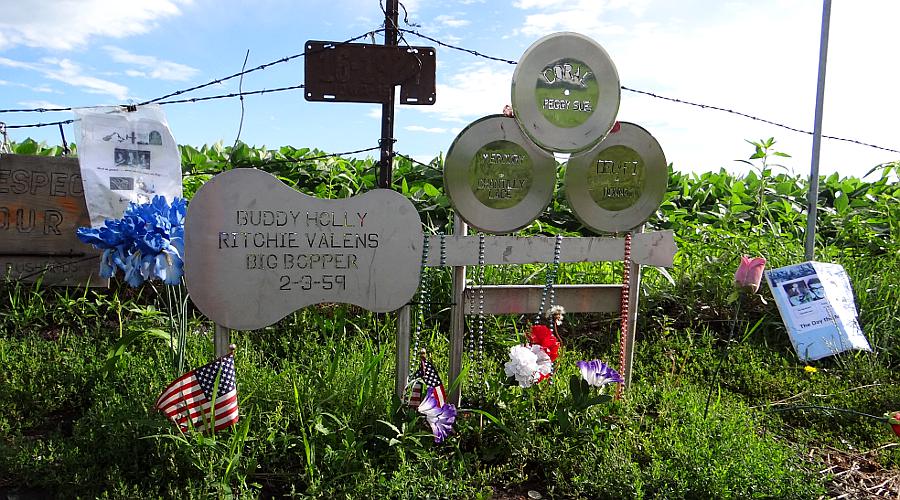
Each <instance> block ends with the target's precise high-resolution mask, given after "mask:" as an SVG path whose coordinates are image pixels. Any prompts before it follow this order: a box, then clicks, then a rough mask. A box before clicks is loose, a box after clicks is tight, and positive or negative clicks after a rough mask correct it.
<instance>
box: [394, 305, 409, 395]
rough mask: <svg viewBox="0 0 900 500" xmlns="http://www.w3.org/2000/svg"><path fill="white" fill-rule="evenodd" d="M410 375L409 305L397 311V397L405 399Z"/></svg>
mask: <svg viewBox="0 0 900 500" xmlns="http://www.w3.org/2000/svg"><path fill="white" fill-rule="evenodd" d="M408 374H409V305H405V306H403V307H401V308H400V309H399V310H398V311H397V383H396V386H395V387H396V391H397V397H399V398H403V393H404V391H406V377H407V376H408Z"/></svg>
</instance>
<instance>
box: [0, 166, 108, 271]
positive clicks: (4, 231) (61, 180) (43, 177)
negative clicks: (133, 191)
mask: <svg viewBox="0 0 900 500" xmlns="http://www.w3.org/2000/svg"><path fill="white" fill-rule="evenodd" d="M81 226H90V217H89V216H88V213H87V207H86V206H85V202H84V190H83V189H82V184H81V173H80V170H79V167H78V159H77V158H64V157H50V156H23V155H0V272H2V273H3V279H12V280H21V281H23V282H27V283H32V282H35V281H38V280H41V282H42V283H43V284H45V285H85V284H88V285H95V286H106V284H107V281H106V280H105V279H102V278H100V276H99V274H98V271H99V266H100V258H99V256H100V252H99V251H98V250H96V249H94V248H93V247H91V246H90V245H86V244H84V243H82V242H81V241H79V240H78V238H77V237H76V236H75V231H76V229H77V228H79V227H81Z"/></svg>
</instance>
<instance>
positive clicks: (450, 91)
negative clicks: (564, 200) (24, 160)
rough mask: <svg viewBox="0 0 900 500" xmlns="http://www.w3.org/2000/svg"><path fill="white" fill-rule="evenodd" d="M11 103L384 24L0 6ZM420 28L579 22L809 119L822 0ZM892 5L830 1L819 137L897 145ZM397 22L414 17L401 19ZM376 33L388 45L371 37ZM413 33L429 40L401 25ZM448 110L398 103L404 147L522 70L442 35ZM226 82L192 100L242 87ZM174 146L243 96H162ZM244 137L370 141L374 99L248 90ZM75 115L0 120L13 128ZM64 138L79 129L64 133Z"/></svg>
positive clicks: (363, 0) (359, 8)
mask: <svg viewBox="0 0 900 500" xmlns="http://www.w3.org/2000/svg"><path fill="white" fill-rule="evenodd" d="M3 3H4V6H3V9H2V13H0V108H3V109H7V108H22V107H55V106H62V107H70V106H93V105H103V104H122V103H126V102H129V101H133V102H141V101H143V100H147V99H151V98H155V97H158V96H161V95H164V94H167V93H169V92H172V91H175V90H179V89H183V88H186V87H190V86H193V85H197V84H200V83H204V82H207V81H209V80H212V79H215V78H217V77H221V76H225V75H230V74H232V73H235V72H237V71H238V70H240V68H241V65H242V63H243V60H244V55H245V54H246V51H247V50H248V49H249V50H250V56H249V61H248V67H254V66H257V65H260V64H262V63H265V62H269V61H273V60H276V59H280V58H281V57H284V56H288V55H292V54H296V53H299V52H302V50H303V43H304V42H305V41H306V40H335V41H340V40H345V39H348V38H352V37H355V36H357V35H360V34H363V33H365V32H367V31H371V30H374V29H377V28H379V27H380V25H381V23H382V21H383V14H382V11H381V9H380V7H379V4H378V2H377V0H329V1H324V0H304V1H299V0H297V1H289V0H258V1H255V2H238V1H231V0H225V1H212V0H192V1H191V0H152V1H151V0H129V1H122V0H79V1H75V0H68V1H62V0H58V1H50V0H43V1H39V0H4V2H3ZM403 3H404V4H405V6H406V8H407V10H408V11H409V21H410V22H415V23H418V24H420V25H421V27H420V28H410V29H416V30H419V31H421V32H422V33H425V34H428V35H429V36H432V37H434V38H437V39H440V40H442V41H445V42H447V43H450V44H454V45H459V46H462V47H465V48H468V49H473V50H477V51H478V52H481V53H484V54H489V55H492V56H496V57H500V58H504V59H513V60H517V59H519V58H520V56H521V55H522V53H523V52H524V51H525V49H526V48H527V47H528V46H529V45H531V44H532V43H533V42H534V41H535V40H537V39H538V38H540V37H541V36H543V35H546V34H549V33H553V32H558V31H575V32H579V33H583V34H585V35H588V36H590V37H592V38H594V39H595V40H596V41H597V42H599V43H600V44H601V45H602V46H603V47H604V48H605V49H606V50H607V52H608V53H609V54H610V56H611V57H612V59H613V62H614V63H615V64H616V67H617V69H618V72H619V76H620V78H621V82H622V84H623V85H625V86H626V87H630V88H633V89H638V90H643V91H648V92H653V93H657V94H661V95H665V96H670V97H675V98H680V99H684V100H689V101H694V102H699V103H703V104H710V105H714V106H719V107H724V108H729V109H734V110H737V111H741V112H744V113H748V114H751V115H755V116H759V117H762V118H766V119H769V120H772V121H776V122H780V123H784V124H787V125H790V126H793V127H796V128H800V129H805V130H812V127H813V111H814V105H815V84H816V71H817V63H818V50H819V30H820V27H821V9H822V2H821V1H818V0H757V1H752V2H750V1H747V2H743V1H712V0H704V1H701V0H683V1H679V2H672V1H663V0H513V1H489V0H442V1H433V0H406V1H403ZM897 19H900V2H897V1H896V0H860V1H857V2H849V1H847V0H836V1H835V2H834V5H833V7H832V19H831V39H830V44H829V54H828V81H827V86H826V92H825V96H826V102H825V120H824V133H825V134H829V135H834V136H839V137H846V138H852V139H857V140H861V141H864V142H869V143H874V144H877V145H881V146H885V147H888V148H892V149H900V135H898V134H897V130H898V126H897V125H896V123H897V117H898V116H900V102H898V99H897V98H896V82H897V81H900V80H898V77H900V68H898V66H897V65H896V64H894V63H893V62H892V61H893V58H895V57H896V53H897V49H898V48H900V47H898V45H900V42H898V41H897V38H896V35H895V28H896V27H895V23H896V20H897ZM401 27H408V26H405V25H403V22H402V15H401ZM377 41H378V42H379V43H382V42H383V39H382V38H381V37H378V39H377ZM406 41H407V42H408V43H409V44H411V45H424V46H433V45H434V44H432V43H431V42H429V41H427V40H423V39H420V38H418V37H416V36H414V35H411V34H407V35H406ZM437 60H438V69H437V81H438V88H437V104H436V105H434V106H398V108H397V119H396V125H395V137H396V139H397V143H396V146H395V147H396V149H397V151H399V152H402V153H404V154H407V155H411V156H414V157H415V158H417V159H420V160H426V161H427V160H428V159H430V158H431V157H433V156H435V155H437V154H438V153H440V152H446V151H447V149H448V148H449V146H450V144H451V143H452V141H453V138H454V137H455V136H456V134H457V133H458V132H459V131H460V130H461V129H462V128H463V127H465V126H466V125H467V124H468V123H470V122H471V121H473V120H475V119H477V118H480V117H482V116H484V115H487V114H492V113H498V112H500V110H501V109H502V108H503V106H504V104H507V103H509V102H510V81H511V78H512V74H513V71H514V69H515V67H514V66H512V65H509V64H506V63H502V62H495V61H490V60H487V59H483V58H478V57H475V56H473V55H470V54H467V53H463V52H459V51H454V50H451V49H447V48H442V47H437ZM300 83H303V59H302V58H301V59H296V60H294V61H292V62H288V63H284V64H279V65H276V66H274V67H272V68H270V69H267V70H265V71H257V72H255V73H252V74H249V75H247V76H246V77H245V78H244V81H243V89H244V90H245V91H247V90H256V89H263V88H274V87H282V86H289V85H297V84H300ZM237 89H238V80H237V79H234V80H230V81H228V82H226V83H223V84H220V85H214V86H211V87H209V88H206V89H203V90H201V91H197V92H193V93H190V94H187V95H186V96H185V97H200V96H204V95H214V94H225V93H230V92H236V91H237ZM163 109H164V111H165V113H166V115H167V116H168V120H169V124H170V126H171V128H172V132H173V134H174V135H175V138H176V140H178V142H179V143H182V144H191V145H201V144H205V143H212V142H215V141H219V140H222V141H224V142H225V143H226V144H230V143H231V142H233V141H234V139H235V135H236V133H237V129H238V122H239V120H240V116H241V106H240V102H239V101H238V100H237V99H223V100H217V101H210V102H205V103H196V104H173V105H167V106H164V108H163ZM245 109H246V112H245V117H244V125H243V131H242V134H241V139H242V140H244V141H245V142H247V143H249V144H253V145H257V146H261V145H266V146H270V147H277V146H282V145H294V146H297V147H317V148H320V149H323V150H326V151H329V152H340V151H350V150H355V149H362V148H367V147H372V146H375V145H377V141H378V138H379V135H380V121H379V119H380V106H379V105H372V104H336V103H317V102H307V101H305V100H304V99H303V94H302V93H301V91H293V92H282V93H276V94H266V95H261V96H250V97H247V98H246V100H245ZM71 117H72V115H71V113H44V114H27V113H16V114H2V115H0V121H4V122H6V123H7V124H9V125H14V124H26V123H36V122H46V121H54V120H64V119H68V118H71ZM618 118H619V119H620V120H623V121H631V122H634V123H637V124H640V125H642V126H643V127H645V128H646V129H648V130H649V131H650V132H651V133H652V134H653V135H654V136H655V137H656V138H657V139H658V141H659V142H660V144H661V145H662V147H663V150H664V151H665V153H666V157H667V160H668V161H669V162H672V163H674V168H675V169H676V170H681V171H697V172H702V171H709V170H718V169H719V168H721V167H724V168H726V169H728V170H730V171H737V172H741V171H745V170H746V168H747V167H746V165H744V164H741V163H738V162H736V161H735V160H737V159H740V158H746V157H747V156H749V155H750V154H751V153H752V149H751V147H750V146H749V145H748V144H747V143H746V142H744V141H745V139H760V138H767V137H770V136H774V137H775V138H776V140H777V141H778V143H777V145H776V146H777V148H778V149H780V150H781V151H785V152H787V153H790V154H791V155H792V158H789V159H785V160H784V161H783V163H784V164H785V165H786V167H787V168H788V169H789V170H791V171H793V172H795V173H800V174H804V175H805V174H806V173H807V172H808V171H809V165H810V159H809V158H810V152H811V148H812V139H811V137H810V136H808V135H804V134H798V133H795V132H790V131H787V130H784V129H779V128H775V127H773V126H771V125H766V124H763V123H759V122H755V121H752V120H748V119H746V118H741V117H738V116H735V115H730V114H726V113H721V112H717V111H709V110H701V109H697V108H694V107H690V106H686V105H684V104H677V103H672V102H666V101H663V100H659V99H654V98H652V97H648V96H645V95H641V94H635V93H631V92H627V91H624V92H623V94H622V103H621V106H620V108H619V114H618ZM10 133H11V137H12V138H13V139H14V140H23V139H25V138H26V137H33V138H35V139H38V140H45V141H47V142H49V143H52V144H58V143H59V142H60V139H59V133H58V130H57V129H56V127H51V128H42V129H14V130H11V131H10ZM66 134H67V138H68V139H69V140H73V139H74V130H73V129H72V126H71V125H69V126H67V127H66ZM898 159H900V154H898V153H892V152H885V151H879V150H875V149H872V148H867V147H863V146H858V145H853V144H846V143H842V142H838V141H829V140H826V141H824V143H823V150H822V160H821V161H822V163H821V169H822V172H824V173H829V172H834V171H837V172H840V173H841V174H843V175H856V176H861V175H862V174H864V173H865V172H866V171H868V170H869V169H870V168H871V167H873V166H874V165H877V164H879V163H882V162H886V161H895V160H898Z"/></svg>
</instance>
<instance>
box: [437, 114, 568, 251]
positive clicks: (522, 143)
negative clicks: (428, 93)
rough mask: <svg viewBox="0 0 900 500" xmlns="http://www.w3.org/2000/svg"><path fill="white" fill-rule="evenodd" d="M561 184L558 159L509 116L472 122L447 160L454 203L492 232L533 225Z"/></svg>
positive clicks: (472, 222) (447, 178) (447, 183)
mask: <svg viewBox="0 0 900 500" xmlns="http://www.w3.org/2000/svg"><path fill="white" fill-rule="evenodd" d="M555 185H556V160H555V159H554V158H553V156H552V155H551V154H549V153H547V152H546V151H543V150H542V149H540V148H538V147H537V146H535V145H534V144H533V143H532V142H531V141H529V140H528V138H527V137H525V135H524V134H522V131H521V130H520V129H519V126H518V125H517V124H516V121H515V119H513V118H510V117H508V116H503V115H491V116H486V117H484V118H480V119H478V120H476V121H474V122H472V123H471V124H470V125H469V126H468V127H466V128H465V129H463V131H462V132H460V133H459V135H458V136H456V139H454V140H453V144H452V145H451V146H450V150H449V151H448V152H447V158H446V160H445V161H444V186H445V188H446V190H447V195H448V196H449V197H450V202H451V203H452V204H453V207H454V208H455V209H456V212H457V213H458V214H459V216H460V217H462V218H463V220H465V221H466V223H468V224H469V225H470V226H472V227H474V228H477V229H480V230H481V231H484V232H486V233H493V234H503V233H510V232H512V231H515V230H517V229H521V228H523V227H525V226H527V225H528V224H530V223H531V222H532V221H533V220H534V219H536V218H537V217H538V216H539V215H540V214H541V212H543V211H544V209H545V208H547V205H548V204H549V203H550V199H551V198H552V197H553V189H554V187H555Z"/></svg>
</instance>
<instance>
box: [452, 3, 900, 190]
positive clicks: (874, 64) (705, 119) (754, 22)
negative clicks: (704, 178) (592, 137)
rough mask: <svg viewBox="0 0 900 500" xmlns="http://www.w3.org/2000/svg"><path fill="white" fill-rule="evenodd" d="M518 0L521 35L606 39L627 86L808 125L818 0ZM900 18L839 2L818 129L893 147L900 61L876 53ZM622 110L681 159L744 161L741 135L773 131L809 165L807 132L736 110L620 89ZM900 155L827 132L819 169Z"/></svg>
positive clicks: (851, 170) (897, 11)
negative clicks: (892, 62) (717, 0)
mask: <svg viewBox="0 0 900 500" xmlns="http://www.w3.org/2000/svg"><path fill="white" fill-rule="evenodd" d="M516 6H518V7H520V8H522V9H523V10H524V11H525V12H524V13H523V14H525V17H524V21H523V22H522V24H521V26H520V27H519V29H518V30H517V32H518V33H519V34H526V35H532V36H540V35H545V34H547V33H550V32H556V31H577V32H580V33H583V34H585V35H587V36H590V37H592V38H594V39H595V40H597V41H598V42H599V43H601V44H602V45H603V46H604V48H605V49H606V50H607V52H608V53H609V55H610V56H611V58H612V59H613V62H614V63H615V65H616V67H617V69H618V73H619V77H620V79H621V82H622V84H623V85H625V86H627V87H630V88H634V89H640V90H649V91H653V92H654V93H657V94H660V95H665V96H669V97H674V98H680V99H683V100H688V101H693V102H697V103H702V104H709V105H714V106H720V107H723V108H727V109H733V110H736V111H741V112H744V113H748V114H750V115H754V116H758V117H762V118H765V119H769V120H772V121H776V122H780V123H784V124H786V125H790V126H793V127H797V128H801V129H805V130H812V125H813V124H812V122H813V111H814V104H815V86H816V74H817V63H818V49H819V47H818V45H819V30H820V27H821V3H816V2H806V1H802V0H770V1H763V2H761V3H759V2H758V3H753V4H745V3H740V2H728V3H724V2H723V3H711V2H701V1H699V0H689V1H686V2H684V3H683V4H682V3H681V2H679V3H677V4H675V3H669V2H663V1H661V0H655V1H654V2H653V3H652V5H651V4H650V3H649V2H647V1H643V0H641V1H627V0H607V1H600V0H598V1H593V0H592V1H587V0H578V1H573V2H562V1H556V0H520V1H519V2H517V3H516ZM651 7H652V8H651ZM775 11H777V13H778V14H777V15H774V16H773V15H772V12H775ZM876 14H877V15H876ZM898 17H900V3H898V2H896V1H892V0H872V1H871V2H868V3H866V6H865V8H860V7H859V6H857V7H854V6H851V5H843V4H835V6H834V8H833V9H832V17H831V33H830V43H829V55H828V81H827V85H826V90H825V98H826V103H825V120H824V133H825V134H828V135H837V136H841V137H848V138H854V139H860V140H864V141H866V142H872V143H875V144H879V145H883V146H886V147H890V148H894V149H900V141H898V139H897V138H896V126H895V124H894V123H893V122H894V120H895V117H896V116H897V114H898V113H900V101H898V100H897V99H893V98H892V97H891V96H893V95H894V94H895V90H894V89H893V85H894V84H892V83H891V82H896V81H897V80H898V79H900V67H898V66H896V65H885V64H883V53H880V52H879V50H878V49H877V48H878V47H891V46H896V41H894V40H893V39H892V38H891V33H892V32H893V31H892V30H893V28H892V27H891V21H890V20H891V19H897V18H898ZM441 97H442V96H441V95H439V96H438V100H440V98H441ZM618 118H619V119H620V120H624V121H632V122H635V123H638V124H641V125H643V126H645V127H646V128H647V129H648V130H649V131H650V132H651V133H652V134H653V135H654V136H655V137H656V138H657V139H658V140H659V142H660V144H661V145H662V147H663V150H664V151H665V153H666V157H667V159H668V160H669V161H672V162H674V163H675V167H676V168H677V169H680V170H692V171H710V170H716V169H718V168H720V167H725V168H728V169H729V170H744V168H743V167H742V166H741V164H738V163H735V162H734V161H733V160H735V159H739V158H746V157H747V156H749V155H750V153H751V152H752V148H751V146H749V145H748V144H747V143H746V142H744V139H754V140H755V139H760V138H768V137H771V136H774V137H775V138H776V140H777V141H778V144H777V145H776V148H777V149H779V150H781V151H785V152H787V153H790V154H791V155H792V158H790V159H785V161H784V163H785V164H787V165H788V167H789V168H790V169H792V170H793V171H794V172H796V173H798V174H804V173H805V172H808V170H809V165H810V153H811V149H812V145H811V144H812V139H811V137H810V136H809V135H805V134H798V133H795V132H790V131H788V130H785V129H782V128H777V127H774V126H771V125H767V124H764V123H760V122H757V121H752V120H748V119H746V118H741V117H738V116H736V115H733V114H727V113H723V112H719V111H712V110H708V109H707V110H703V109H699V108H696V107H691V106H688V105H685V104H677V103H671V102H667V101H663V100H659V99H654V98H652V97H649V96H643V95H637V94H633V93H630V92H627V91H626V92H623V95H622V103H621V105H620V108H619V114H618ZM898 157H900V155H898V154H896V153H887V152H878V151H875V150H872V149H870V148H865V147H860V146H853V145H850V144H846V143H841V142H835V141H829V140H825V141H823V146H822V155H821V159H822V160H821V161H822V163H821V171H822V172H833V171H835V170H840V171H841V172H842V173H844V174H846V175H850V174H852V175H862V174H864V173H865V172H866V171H867V170H868V169H869V168H870V167H871V166H872V165H874V164H876V163H879V162H883V161H888V160H891V159H893V160H896V159H897V158H898Z"/></svg>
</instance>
